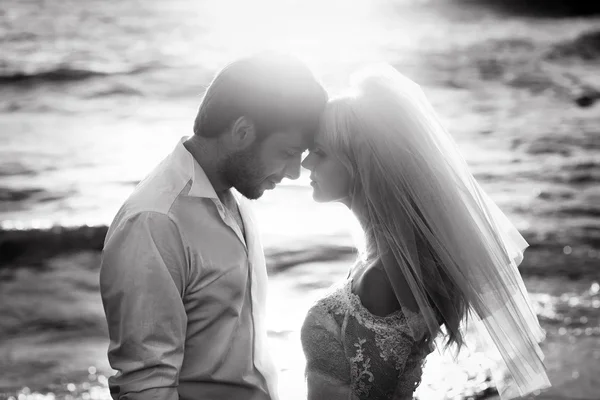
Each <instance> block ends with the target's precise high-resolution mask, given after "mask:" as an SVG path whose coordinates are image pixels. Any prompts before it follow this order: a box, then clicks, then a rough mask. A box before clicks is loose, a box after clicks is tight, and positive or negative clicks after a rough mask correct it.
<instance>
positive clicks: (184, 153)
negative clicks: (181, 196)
mask: <svg viewBox="0 0 600 400" xmlns="http://www.w3.org/2000/svg"><path fill="white" fill-rule="evenodd" d="M188 138H189V136H184V137H182V138H181V140H180V141H179V143H177V146H176V147H175V150H174V151H173V159H174V161H175V163H176V164H177V165H178V166H179V168H181V169H182V170H183V171H185V172H186V173H188V174H189V172H190V171H192V187H191V188H190V191H189V193H188V194H189V195H190V196H193V197H205V198H209V199H218V196H217V193H216V192H215V189H214V188H213V186H212V184H211V183H210V181H209V180H208V177H207V176H206V173H205V172H204V170H203V169H202V167H201V166H200V164H198V161H196V159H195V158H194V156H192V154H191V153H190V152H189V151H188V150H187V149H186V148H185V146H184V145H183V143H184V142H185V141H186V140H187V139H188Z"/></svg>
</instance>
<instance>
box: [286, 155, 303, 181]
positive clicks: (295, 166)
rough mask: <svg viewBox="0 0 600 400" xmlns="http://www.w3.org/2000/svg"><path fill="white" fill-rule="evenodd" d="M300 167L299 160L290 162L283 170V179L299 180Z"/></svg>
mask: <svg viewBox="0 0 600 400" xmlns="http://www.w3.org/2000/svg"><path fill="white" fill-rule="evenodd" d="M300 165H301V160H300V158H298V161H293V162H290V163H289V164H288V165H287V167H286V169H285V177H286V178H288V179H292V180H294V179H298V178H300Z"/></svg>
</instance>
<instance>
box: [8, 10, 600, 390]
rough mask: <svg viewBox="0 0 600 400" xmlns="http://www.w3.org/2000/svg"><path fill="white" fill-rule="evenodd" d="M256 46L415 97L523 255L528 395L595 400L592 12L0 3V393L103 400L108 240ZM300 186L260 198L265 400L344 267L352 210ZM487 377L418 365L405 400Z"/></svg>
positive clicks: (469, 366) (598, 232)
mask: <svg viewBox="0 0 600 400" xmlns="http://www.w3.org/2000/svg"><path fill="white" fill-rule="evenodd" d="M265 48H271V49H283V50H287V51H290V52H293V53H295V54H297V55H299V56H301V57H302V58H304V60H305V61H306V62H307V63H308V64H309V65H310V66H311V67H312V68H313V69H314V70H315V72H316V74H317V75H318V76H319V77H320V78H321V80H322V81H323V83H324V85H325V86H326V87H327V89H328V90H329V91H330V92H331V93H332V94H335V93H337V92H339V91H340V90H341V89H342V88H343V87H344V86H345V85H346V84H347V82H348V77H349V74H350V73H351V72H352V71H353V70H355V69H357V68H359V67H361V66H364V65H366V64H368V63H370V62H379V61H385V62H388V63H391V64H392V65H394V66H395V67H396V68H398V70H400V71H401V72H403V73H404V74H406V75H408V76H409V77H410V78H412V79H413V80H415V81H417V82H418V83H420V84H421V85H422V86H423V89H424V90H425V93H426V94H427V95H428V97H429V99H430V101H431V102H432V103H433V105H434V106H435V108H436V109H437V111H438V113H439V114H440V116H441V118H442V119H443V121H444V123H445V124H446V126H447V127H448V129H449V130H450V132H451V133H452V135H453V136H454V137H455V139H456V141H457V142H458V144H459V146H460V148H461V149H462V151H463V154H464V156H465V158H466V159H467V161H468V163H469V164H470V166H471V168H472V171H473V173H474V174H475V176H476V178H477V179H478V181H479V182H480V183H481V184H482V185H483V186H484V188H485V189H486V190H487V191H488V193H489V194H490V195H491V197H492V198H493V199H494V200H495V201H496V202H497V203H498V204H499V205H500V207H501V208H502V210H503V211H504V212H506V213H507V214H508V215H509V216H510V217H511V219H512V221H513V222H514V223H515V224H516V225H517V226H518V228H519V229H520V230H521V232H522V233H523V235H524V236H525V237H526V239H527V240H528V242H529V243H530V248H529V249H528V251H527V252H526V255H525V260H524V262H523V264H522V266H521V272H522V274H523V276H524V279H525V281H526V285H527V287H528V289H529V291H530V294H531V298H532V301H533V303H534V305H535V307H536V310H537V313H538V316H539V319H540V321H541V323H542V326H543V327H544V329H546V331H547V339H546V341H545V342H544V343H543V347H542V348H543V350H544V352H545V354H546V365H547V368H548V373H549V376H550V379H551V381H552V384H553V387H552V388H551V389H549V390H546V391H544V392H542V393H539V394H538V395H537V396H536V398H539V399H569V400H578V399H589V400H591V399H600V394H599V393H600V285H599V283H600V105H599V104H596V101H597V100H598V99H599V91H600V73H598V72H599V71H600V68H599V67H600V3H598V2H589V1H583V0H570V1H568V0H567V1H558V0H534V1H526V0H523V1H519V0H481V1H476V0H471V1H467V0H462V1H460V0H454V1H453V0H421V1H418V0H412V1H409V0H352V1H349V0H345V1H341V0H304V1H295V0H256V1H245V0H238V1H235V0H213V1H210V0H172V1H168V2H167V1H158V0H145V1H141V0H119V1H117V0H54V1H50V0H2V2H0V399H19V400H22V399H109V398H110V396H109V393H108V389H107V377H108V376H110V375H112V374H113V373H114V371H112V370H111V368H110V366H109V365H108V361H107V359H106V350H107V346H108V339H107V330H106V326H105V321H104V316H103V311H102V305H101V301H100V295H99V287H98V266H99V257H100V250H101V248H102V243H103V239H104V235H105V234H106V230H107V225H108V224H110V222H111V220H112V218H113V216H114V215H115V213H116V211H117V209H118V207H119V206H120V204H121V202H122V201H123V200H125V198H126V197H127V196H128V195H129V193H131V191H132V190H133V188H134V187H135V185H136V184H137V182H139V181H140V180H141V179H142V178H143V177H144V176H145V174H146V173H147V172H148V171H150V169H151V168H152V167H153V166H154V165H155V164H156V163H157V162H158V161H160V160H161V159H162V158H163V157H164V156H166V155H167V154H168V153H169V152H170V151H171V150H172V149H173V148H174V146H175V144H176V143H177V140H178V139H179V138H180V137H181V136H185V135H190V134H191V133H192V132H191V128H192V123H193V119H194V116H195V113H196V110H197V107H198V105H199V103H200V100H201V98H202V94H203V92H204V89H205V87H206V85H208V83H209V82H210V79H211V77H212V76H213V74H214V73H215V72H216V71H217V70H218V69H219V68H220V67H222V66H223V65H224V64H225V63H226V62H228V61H230V60H232V59H234V58H236V57H238V56H241V55H245V54H248V53H250V52H252V51H255V50H260V49H265ZM306 172H307V171H303V175H302V177H301V178H300V179H298V180H297V181H285V182H284V183H283V184H282V185H281V187H279V188H278V189H276V190H275V191H272V192H267V194H266V195H265V196H264V197H263V198H261V199H260V200H258V201H256V202H255V208H256V213H257V214H258V219H259V222H260V225H261V228H262V232H263V236H264V237H263V241H264V246H265V251H266V254H267V260H268V261H267V262H268V267H269V273H270V303H269V318H270V320H269V337H270V341H271V346H272V347H273V350H274V353H275V355H276V357H277V362H278V365H279V368H280V371H281V379H280V381H281V394H282V399H302V398H305V387H304V382H303V368H304V359H303V356H302V352H301V349H300V345H299V335H298V330H299V327H300V325H301V324H302V321H303V318H304V313H305V312H306V310H307V309H308V307H309V306H310V304H311V303H312V301H314V299H316V298H317V297H318V296H319V295H320V294H321V293H322V292H323V290H325V289H326V288H327V287H328V286H329V285H331V284H332V283H334V282H336V281H338V280H339V279H342V278H343V277H344V276H345V275H346V273H347V270H348V268H349V266H350V265H351V263H352V261H353V259H354V258H355V257H356V253H355V250H354V243H355V237H353V234H352V232H354V229H355V228H356V226H355V222H354V221H353V219H352V218H351V215H350V213H349V212H348V211H347V210H345V209H344V207H343V206H341V205H331V204H328V205H322V204H320V205H319V204H316V203H313V202H312V199H311V188H310V186H309V185H308V174H307V173H306ZM490 368H492V367H490V364H488V362H487V361H486V360H484V359H483V358H482V357H481V355H480V354H478V353H477V352H476V351H472V352H469V353H465V355H464V356H463V357H462V358H461V359H460V360H458V361H457V362H456V363H453V362H452V361H451V360H449V359H448V358H447V357H444V356H443V355H438V354H436V353H434V354H432V355H431V356H430V358H429V359H428V363H427V366H426V369H425V374H424V379H423V383H422V385H421V387H420V388H419V391H418V395H419V399H467V398H468V399H484V398H495V389H494V387H493V383H492V382H490V377H489V376H490V373H489V372H490ZM531 397H533V396H531Z"/></svg>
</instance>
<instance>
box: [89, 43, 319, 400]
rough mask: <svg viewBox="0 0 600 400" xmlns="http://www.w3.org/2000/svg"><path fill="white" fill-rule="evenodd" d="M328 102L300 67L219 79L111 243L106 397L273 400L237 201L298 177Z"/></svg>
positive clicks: (254, 239) (255, 278)
mask: <svg viewBox="0 0 600 400" xmlns="http://www.w3.org/2000/svg"><path fill="white" fill-rule="evenodd" d="M326 102H327V95H326V93H325V91H324V89H323V87H322V86H321V85H320V84H319V83H318V82H317V80H316V79H315V78H314V76H313V75H312V73H311V72H310V71H309V70H308V68H307V67H306V66H305V65H304V64H302V63H301V62H300V61H299V60H297V59H295V58H293V57H289V56H285V55H279V54H270V53H264V54H258V55H254V56H251V57H248V58H244V59H241V60H238V61H235V62H233V63H232V64H230V65H228V66H227V67H225V68H224V69H223V70H221V71H220V72H219V73H218V74H217V75H216V77H215V78H214V80H213V81H212V83H211V85H210V86H209V88H208V89H207V91H206V94H205V96H204V99H203V101H202V104H201V105H200V110H199V111H198V115H197V117H196V121H195V123H194V135H193V136H192V137H190V138H183V139H182V140H181V141H180V142H179V144H177V146H176V147H175V149H174V150H173V152H172V153H171V154H170V155H169V156H168V157H167V158H166V159H164V160H163V161H162V162H161V163H160V164H159V165H158V166H157V167H156V168H155V169H154V170H153V171H152V172H151V173H150V174H149V175H148V176H147V177H146V178H145V179H144V180H143V181H142V182H141V183H140V184H139V185H138V187H137V188H136V189H135V191H134V193H133V194H132V195H131V196H130V197H129V199H127V201H126V202H125V204H124V205H123V206H122V208H121V209H120V210H119V212H118V214H117V216H116V217H115V220H114V221H113V223H112V224H111V226H110V229H109V231H108V234H107V237H106V240H105V246H104V251H103V257H102V266H101V270H100V288H101V292H102V301H103V305H104V311H105V314H106V319H107V322H108V328H109V336H110V346H109V350H108V357H109V361H110V363H111V366H112V367H113V368H114V369H115V370H117V371H118V372H117V374H116V375H115V376H113V377H111V378H110V379H109V382H110V391H111V395H112V397H113V399H121V400H123V399H156V400H159V399H160V400H163V399H164V400H175V399H182V400H192V399H193V400H200V399H211V400H213V399H214V400H219V399H237V400H245V399H256V400H258V399H276V398H277V389H276V371H275V370H274V366H273V363H272V361H271V360H270V358H269V356H268V354H267V349H266V348H265V346H266V327H265V315H264V313H265V301H266V289H267V287H266V285H267V282H266V281H267V274H266V267H265V260H264V255H263V252H262V246H261V244H260V241H259V237H258V233H257V230H256V227H255V226H254V222H253V220H252V217H251V216H250V214H249V210H248V208H247V206H248V205H247V204H246V203H245V200H244V199H243V198H242V197H240V196H238V195H237V194H236V195H234V194H233V192H232V190H231V189H232V188H234V189H235V190H236V191H237V192H238V193H239V194H241V195H243V196H244V197H246V198H248V199H257V198H259V197H260V196H261V195H262V194H263V192H264V191H265V190H267V189H273V188H274V187H275V185H276V184H277V183H279V182H280V181H281V180H282V179H283V178H289V179H297V178H298V177H299V175H300V162H301V155H302V153H303V152H304V150H305V149H307V148H308V147H309V146H310V145H311V143H312V140H313V134H314V130H315V128H316V125H317V123H318V118H319V115H320V113H321V111H322V110H323V108H324V106H325V103H326Z"/></svg>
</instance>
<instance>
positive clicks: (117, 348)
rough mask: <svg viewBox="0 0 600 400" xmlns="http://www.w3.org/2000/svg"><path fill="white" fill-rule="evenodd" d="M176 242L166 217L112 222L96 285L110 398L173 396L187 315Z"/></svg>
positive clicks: (180, 247)
mask: <svg viewBox="0 0 600 400" xmlns="http://www.w3.org/2000/svg"><path fill="white" fill-rule="evenodd" d="M187 271H188V269H187V261H186V258H185V249H184V244H183V240H182V238H181V236H180V233H179V230H178V229H177V226H176V225H175V223H174V222H173V221H172V220H171V219H170V218H169V216H167V215H164V214H160V213H157V212H143V213H139V214H135V215H133V216H131V217H128V218H124V219H123V220H121V221H120V223H119V224H118V225H117V227H116V228H115V229H114V231H112V232H111V234H110V237H109V238H108V239H107V242H106V243H105V247H104V250H103V254H102V265H101V268H100V290H101V294H102V303H103V306H104V312H105V315H106V320H107V323H108V332H109V338H110V345H109V349H108V359H109V362H110V365H111V366H112V368H113V369H115V370H117V374H116V375H115V376H113V377H111V378H110V379H109V386H110V391H111V396H112V397H113V399H120V400H125V399H127V400H129V399H131V400H135V399H142V398H143V399H150V398H151V399H155V400H177V399H178V394H177V385H178V379H179V372H180V369H181V365H182V362H183V350H184V343H185V332H186V326H187V316H186V312H185V308H184V305H183V300H182V297H183V293H184V289H185V282H186V278H187Z"/></svg>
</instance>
